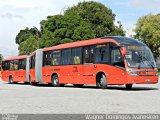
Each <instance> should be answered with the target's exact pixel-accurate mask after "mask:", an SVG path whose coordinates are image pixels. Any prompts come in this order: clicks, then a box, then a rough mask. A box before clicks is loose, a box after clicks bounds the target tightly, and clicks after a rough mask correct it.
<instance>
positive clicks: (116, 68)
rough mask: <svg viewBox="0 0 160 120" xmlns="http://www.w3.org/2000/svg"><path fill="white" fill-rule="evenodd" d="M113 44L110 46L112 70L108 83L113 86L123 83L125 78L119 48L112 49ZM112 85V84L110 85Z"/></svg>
mask: <svg viewBox="0 0 160 120" xmlns="http://www.w3.org/2000/svg"><path fill="white" fill-rule="evenodd" d="M114 46H115V45H114V44H111V47H110V50H111V65H112V66H113V68H112V69H111V70H112V71H111V74H112V75H110V81H111V82H113V83H114V84H121V83H124V81H123V80H125V79H124V77H125V65H124V59H123V56H122V54H121V52H120V48H117V47H114ZM111 84H112V83H111Z"/></svg>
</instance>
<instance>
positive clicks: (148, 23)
mask: <svg viewBox="0 0 160 120" xmlns="http://www.w3.org/2000/svg"><path fill="white" fill-rule="evenodd" d="M135 33H136V35H135V38H137V39H139V40H141V41H142V42H144V43H145V44H146V45H148V46H149V47H150V49H151V51H152V52H153V54H154V57H155V58H157V57H159V55H160V14H157V15H152V14H149V15H146V16H143V17H140V18H139V20H138V22H137V24H136V28H135Z"/></svg>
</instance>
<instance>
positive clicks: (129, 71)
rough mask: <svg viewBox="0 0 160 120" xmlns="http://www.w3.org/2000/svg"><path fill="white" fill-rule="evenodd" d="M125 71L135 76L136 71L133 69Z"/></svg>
mask: <svg viewBox="0 0 160 120" xmlns="http://www.w3.org/2000/svg"><path fill="white" fill-rule="evenodd" d="M127 72H128V73H129V74H130V75H133V76H137V75H138V74H137V71H134V70H127Z"/></svg>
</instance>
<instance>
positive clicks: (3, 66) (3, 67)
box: [2, 61, 5, 71]
mask: <svg viewBox="0 0 160 120" xmlns="http://www.w3.org/2000/svg"><path fill="white" fill-rule="evenodd" d="M2 69H3V70H4V71H5V61H2Z"/></svg>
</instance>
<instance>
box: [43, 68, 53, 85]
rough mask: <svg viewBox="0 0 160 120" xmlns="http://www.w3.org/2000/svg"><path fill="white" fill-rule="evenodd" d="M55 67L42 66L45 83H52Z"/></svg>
mask: <svg viewBox="0 0 160 120" xmlns="http://www.w3.org/2000/svg"><path fill="white" fill-rule="evenodd" d="M52 72H53V67H52V66H43V68H42V80H43V82H45V83H51V77H52Z"/></svg>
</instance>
